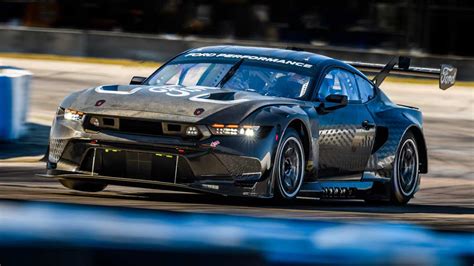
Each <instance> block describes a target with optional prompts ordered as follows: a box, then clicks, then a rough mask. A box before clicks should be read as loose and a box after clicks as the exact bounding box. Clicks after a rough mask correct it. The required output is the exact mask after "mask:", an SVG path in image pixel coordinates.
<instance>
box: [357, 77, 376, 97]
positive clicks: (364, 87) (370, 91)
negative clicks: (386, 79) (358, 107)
mask: <svg viewBox="0 0 474 266" xmlns="http://www.w3.org/2000/svg"><path fill="white" fill-rule="evenodd" d="M355 76H356V80H357V85H358V86H359V92H360V99H361V100H362V102H363V103H365V102H367V101H369V100H370V99H372V98H374V96H375V89H374V86H373V85H372V84H370V82H368V81H367V80H365V79H364V78H362V77H361V76H359V75H355Z"/></svg>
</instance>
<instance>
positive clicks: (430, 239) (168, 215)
mask: <svg viewBox="0 0 474 266" xmlns="http://www.w3.org/2000/svg"><path fill="white" fill-rule="evenodd" d="M64 247H67V249H66V250H64ZM38 248H41V250H40V251H37V250H38ZM71 249H73V250H75V253H74V254H76V256H75V257H71V256H70V255H71V254H70V253H68V250H71ZM2 250H4V252H2ZM27 250H30V251H31V252H32V254H33V255H34V253H35V252H40V253H41V256H46V254H48V251H50V254H51V259H52V260H54V262H55V263H54V264H56V265H69V262H70V261H71V260H76V259H77V260H79V261H76V264H75V265H101V264H103V265H158V264H157V263H156V262H157V261H160V262H161V263H160V264H161V265H227V266H228V265H261V264H262V263H256V262H263V264H265V265H321V264H323V265H327V264H344V265H348V264H351V265H354V264H356V265H406V264H410V265H472V260H473V258H474V238H473V234H472V233H465V234H460V233H457V234H456V233H440V232H435V231H431V230H428V229H425V228H421V227H419V226H414V225H407V224H396V223H387V222H358V223H338V222H322V221H301V220H290V219H270V218H251V217H243V216H228V215H213V214H185V213H172V212H159V211H158V212H156V211H145V210H127V209H122V208H106V207H85V206H79V205H70V204H45V203H18V202H16V203H10V204H8V203H7V204H5V202H4V203H3V204H2V203H0V258H2V255H3V261H2V264H3V263H5V265H9V264H8V262H9V261H10V260H8V258H7V257H11V258H12V260H11V262H12V263H11V264H12V265H13V264H14V265H37V264H36V262H37V261H34V260H35V258H34V257H28V256H29V254H28V252H26V251H27ZM117 250H119V251H120V252H119V253H120V254H127V258H123V257H120V256H118V255H117V253H116V251H117ZM61 254H66V255H65V256H66V257H65V261H64V263H62V262H60V261H61V260H60V259H59V258H60V257H59V256H60V255H61ZM21 256H23V257H25V261H24V263H20V261H18V258H19V257H21ZM104 256H105V257H106V258H107V260H106V261H102V260H101V259H103V258H104ZM130 256H131V257H130ZM165 257H166V258H167V259H166V260H164V258H165ZM26 258H28V260H26ZM42 258H43V259H44V258H45V257H42ZM144 258H147V259H144ZM123 259H127V260H133V261H134V262H135V263H134V264H124V263H125V262H124V261H122V260H123ZM199 259H204V260H205V261H204V262H205V263H204V262H203V261H200V262H201V263H197V261H196V260H199ZM216 260H217V261H216ZM97 261H100V262H101V263H98V262H97ZM170 261H171V262H172V263H170ZM211 261H213V262H214V263H210V262H211ZM13 262H14V263H13ZM91 262H95V263H91ZM166 262H168V263H166ZM232 262H234V263H233V264H232Z"/></svg>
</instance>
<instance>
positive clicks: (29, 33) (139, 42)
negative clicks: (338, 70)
mask: <svg viewBox="0 0 474 266" xmlns="http://www.w3.org/2000/svg"><path fill="white" fill-rule="evenodd" d="M216 44H240V45H253V46H269V47H283V48H284V47H287V46H288V45H286V44H284V43H273V42H259V41H244V40H225V39H211V38H191V37H176V36H166V35H145V34H131V33H116V32H103V31H81V30H61V29H46V28H25V27H14V28H11V27H2V26H0V52H12V53H39V54H57V55H69V56H85V57H102V58H125V59H134V60H153V61H164V60H167V59H169V58H170V57H172V56H174V55H175V54H177V53H179V52H182V51H184V50H187V49H190V48H195V47H200V46H206V45H216ZM291 46H297V47H300V48H303V49H305V50H307V51H311V52H315V53H320V54H324V55H328V56H331V57H334V58H338V59H344V60H352V61H364V62H373V63H386V62H387V61H388V60H389V59H390V58H391V57H392V56H395V55H407V56H410V57H411V58H412V65H413V66H423V67H439V65H440V64H441V63H447V64H452V65H455V66H456V67H457V68H458V80H471V81H472V80H474V58H462V57H457V56H432V55H426V54H422V53H417V52H407V51H388V50H363V49H353V48H340V47H327V46H314V45H308V44H297V45H296V44H292V45H291Z"/></svg>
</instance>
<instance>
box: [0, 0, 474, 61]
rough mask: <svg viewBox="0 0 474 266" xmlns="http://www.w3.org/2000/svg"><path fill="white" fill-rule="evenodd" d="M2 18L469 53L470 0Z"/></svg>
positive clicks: (14, 1)
mask: <svg viewBox="0 0 474 266" xmlns="http://www.w3.org/2000/svg"><path fill="white" fill-rule="evenodd" d="M0 3H1V4H0V22H1V23H2V24H5V25H10V26H28V27H50V28H68V29H85V30H103V31H114V32H134V33H147V34H176V35H180V36H188V35H194V36H200V37H213V38H231V39H247V40H261V41H280V42H292V43H306V44H317V45H323V44H324V45H335V46H348V47H356V48H365V49H368V48H386V49H406V50H416V51H420V52H424V53H430V54H439V55H459V56H473V55H474V49H472V44H473V42H472V39H471V38H470V37H469V36H467V35H466V33H468V32H472V31H471V30H470V27H471V26H472V25H473V24H474V16H473V14H474V3H473V2H472V1H469V0H400V1H393V0H371V1H351V0H332V1H268V0H252V1H250V0H220V1H209V0H197V1H189V0H159V1H145V0H137V1H130V0H87V1H67V0H32V1H28V0H6V1H5V0H4V1H0Z"/></svg>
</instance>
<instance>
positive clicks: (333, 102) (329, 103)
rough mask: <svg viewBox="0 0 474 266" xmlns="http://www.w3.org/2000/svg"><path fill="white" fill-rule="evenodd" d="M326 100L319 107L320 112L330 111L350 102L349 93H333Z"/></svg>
mask: <svg viewBox="0 0 474 266" xmlns="http://www.w3.org/2000/svg"><path fill="white" fill-rule="evenodd" d="M325 100H326V101H325V102H322V103H321V104H320V105H319V106H318V107H317V111H318V112H319V113H329V112H331V111H334V110H336V109H339V108H342V107H344V106H346V105H347V103H348V99H347V95H339V94H331V95H328V96H327V97H326V99H325Z"/></svg>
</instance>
